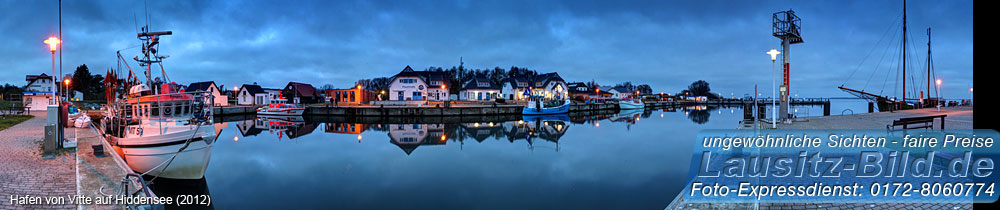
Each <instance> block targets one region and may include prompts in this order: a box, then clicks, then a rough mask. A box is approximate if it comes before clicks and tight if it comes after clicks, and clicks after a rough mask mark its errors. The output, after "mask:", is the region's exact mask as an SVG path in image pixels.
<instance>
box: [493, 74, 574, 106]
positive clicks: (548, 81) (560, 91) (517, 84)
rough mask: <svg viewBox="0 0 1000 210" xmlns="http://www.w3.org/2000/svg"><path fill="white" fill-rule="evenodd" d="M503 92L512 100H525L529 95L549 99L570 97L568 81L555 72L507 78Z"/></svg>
mask: <svg viewBox="0 0 1000 210" xmlns="http://www.w3.org/2000/svg"><path fill="white" fill-rule="evenodd" d="M526 90H527V91H526ZM501 93H502V94H503V97H504V98H507V99H510V100H525V99H527V98H528V95H531V96H541V97H543V98H545V99H548V100H552V99H556V100H559V99H565V98H568V97H569V91H568V90H567V88H566V81H565V80H563V79H562V77H560V76H559V74H558V73H555V72H552V73H545V74H538V75H534V76H532V75H521V76H515V77H511V78H507V80H506V81H504V83H503V89H501ZM526 93H527V94H526Z"/></svg>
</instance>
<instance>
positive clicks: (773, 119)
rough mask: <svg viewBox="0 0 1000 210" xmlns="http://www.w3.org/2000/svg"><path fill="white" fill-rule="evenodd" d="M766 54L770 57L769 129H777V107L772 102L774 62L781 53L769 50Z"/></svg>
mask: <svg viewBox="0 0 1000 210" xmlns="http://www.w3.org/2000/svg"><path fill="white" fill-rule="evenodd" d="M767 54H768V55H771V108H772V109H773V110H772V111H771V128H778V119H777V118H778V113H777V112H776V111H775V110H777V108H778V107H777V105H776V104H775V101H774V98H775V96H774V93H775V91H776V90H775V86H774V85H775V80H774V61H775V60H777V59H778V54H781V52H778V50H776V49H771V51H767Z"/></svg>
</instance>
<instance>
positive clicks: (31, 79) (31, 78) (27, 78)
mask: <svg viewBox="0 0 1000 210" xmlns="http://www.w3.org/2000/svg"><path fill="white" fill-rule="evenodd" d="M38 79H52V76H49V75H46V74H45V73H42V74H40V75H26V76H24V81H28V83H31V82H34V81H35V80H38Z"/></svg>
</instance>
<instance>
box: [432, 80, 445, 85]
mask: <svg viewBox="0 0 1000 210" xmlns="http://www.w3.org/2000/svg"><path fill="white" fill-rule="evenodd" d="M441 84H443V83H442V82H441V81H431V85H441Z"/></svg>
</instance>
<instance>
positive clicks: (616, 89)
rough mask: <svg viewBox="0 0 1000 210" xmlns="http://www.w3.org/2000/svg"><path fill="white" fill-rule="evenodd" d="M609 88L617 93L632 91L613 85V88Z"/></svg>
mask: <svg viewBox="0 0 1000 210" xmlns="http://www.w3.org/2000/svg"><path fill="white" fill-rule="evenodd" d="M611 90H614V91H618V93H632V91H630V90H628V89H627V88H625V87H614V88H611ZM609 91H610V90H609Z"/></svg>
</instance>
